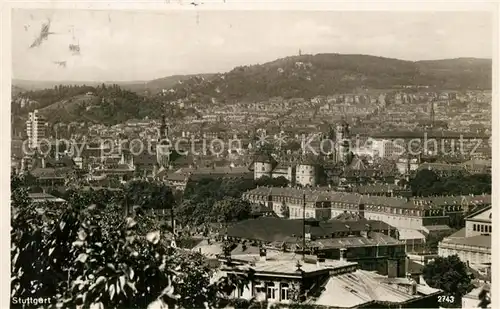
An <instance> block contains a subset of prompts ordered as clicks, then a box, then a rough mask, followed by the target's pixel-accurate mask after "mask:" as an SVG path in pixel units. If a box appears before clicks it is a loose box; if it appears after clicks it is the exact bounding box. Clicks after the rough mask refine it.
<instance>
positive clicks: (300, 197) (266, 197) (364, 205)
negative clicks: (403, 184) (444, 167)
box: [242, 187, 491, 230]
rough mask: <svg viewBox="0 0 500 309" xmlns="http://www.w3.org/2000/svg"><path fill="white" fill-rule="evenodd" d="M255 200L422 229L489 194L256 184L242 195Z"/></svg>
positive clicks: (297, 214) (311, 213) (300, 212)
mask: <svg viewBox="0 0 500 309" xmlns="http://www.w3.org/2000/svg"><path fill="white" fill-rule="evenodd" d="M242 198H243V199H244V200H247V201H249V202H251V203H254V204H260V205H265V206H266V207H269V208H271V209H273V210H274V211H275V212H276V214H277V215H278V216H282V215H283V214H282V210H283V208H284V207H287V208H288V211H289V217H290V219H301V218H303V217H305V218H315V219H318V220H328V219H331V218H334V217H336V216H338V215H340V214H343V213H355V214H360V215H362V217H364V218H366V219H370V220H380V221H383V222H386V223H387V224H390V225H392V226H394V227H396V228H405V229H415V230H424V227H426V226H439V227H442V228H447V225H449V224H450V216H451V215H453V214H455V215H461V216H462V217H463V214H464V212H465V211H466V210H467V209H469V207H472V206H474V207H476V206H477V205H485V204H486V205H487V204H488V203H491V197H490V196H486V195H485V196H476V197H473V196H459V197H448V198H445V199H443V198H438V197H433V198H404V197H387V196H370V195H363V194H359V193H354V192H337V191H332V190H331V189H330V188H328V187H319V188H314V189H313V188H310V189H299V188H290V187H288V188H277V187H259V188H256V189H254V190H250V191H248V192H245V193H244V194H243V196H242Z"/></svg>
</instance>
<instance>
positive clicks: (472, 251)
mask: <svg viewBox="0 0 500 309" xmlns="http://www.w3.org/2000/svg"><path fill="white" fill-rule="evenodd" d="M491 233H492V209H491V206H489V207H486V208H483V209H481V210H479V211H477V212H475V213H473V214H471V215H470V216H468V217H467V218H466V222H465V228H464V229H462V230H460V231H458V232H456V233H455V234H453V235H451V236H449V237H446V238H445V239H443V240H442V241H441V242H440V243H439V246H438V254H439V256H445V257H446V256H450V255H458V257H459V258H460V260H462V261H463V262H466V263H468V264H469V265H470V266H472V267H475V268H481V267H484V266H488V265H490V264H491V235H492V234H491Z"/></svg>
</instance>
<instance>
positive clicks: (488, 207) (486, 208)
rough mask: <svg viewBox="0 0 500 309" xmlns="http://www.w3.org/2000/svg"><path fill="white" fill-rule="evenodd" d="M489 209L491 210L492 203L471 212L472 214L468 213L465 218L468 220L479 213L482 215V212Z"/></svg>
mask: <svg viewBox="0 0 500 309" xmlns="http://www.w3.org/2000/svg"><path fill="white" fill-rule="evenodd" d="M489 210H491V205H489V206H486V207H484V208H481V209H479V210H478V211H475V212H473V213H471V214H470V215H468V216H467V217H465V219H466V220H467V219H473V218H474V217H476V216H478V215H480V214H482V213H484V212H487V211H489ZM490 219H491V218H490Z"/></svg>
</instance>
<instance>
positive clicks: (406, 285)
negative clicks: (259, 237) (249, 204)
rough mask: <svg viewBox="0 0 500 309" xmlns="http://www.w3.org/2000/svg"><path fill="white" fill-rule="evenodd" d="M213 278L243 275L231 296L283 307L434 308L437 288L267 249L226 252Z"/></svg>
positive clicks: (346, 263) (342, 262) (340, 261)
mask: <svg viewBox="0 0 500 309" xmlns="http://www.w3.org/2000/svg"><path fill="white" fill-rule="evenodd" d="M224 261H225V262H228V261H230V262H231V264H229V263H226V264H224V265H222V267H221V271H220V273H219V274H218V276H227V275H228V274H237V275H242V274H243V275H248V274H249V273H250V272H251V273H252V280H251V282H250V284H248V285H246V286H242V287H238V288H237V289H236V290H235V291H234V292H233V294H232V297H233V298H238V299H247V300H250V299H252V298H255V299H256V300H257V301H258V302H264V301H267V302H268V303H274V304H283V305H287V304H290V303H302V304H305V305H311V306H315V305H316V306H327V307H333V308H368V307H369V308H393V307H397V308H405V307H414V308H437V307H438V302H437V297H438V296H439V295H441V294H442V291H441V290H438V289H433V288H430V287H428V286H425V285H422V284H418V283H417V282H416V281H414V280H412V279H411V278H409V277H408V278H394V277H390V276H383V275H379V274H376V273H375V272H370V271H365V270H362V269H359V268H358V265H357V263H353V262H349V261H346V260H345V259H344V258H343V257H341V258H340V259H338V260H331V259H324V258H322V257H320V256H304V257H300V256H297V255H294V254H290V253H283V252H280V253H272V252H267V250H266V249H265V248H262V249H261V250H260V252H259V254H241V255H230V256H226V257H225V258H224Z"/></svg>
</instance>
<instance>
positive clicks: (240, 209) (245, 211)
mask: <svg viewBox="0 0 500 309" xmlns="http://www.w3.org/2000/svg"><path fill="white" fill-rule="evenodd" d="M251 212H252V207H251V206H250V204H249V203H248V202H246V201H242V200H240V199H237V198H234V197H227V198H224V199H223V200H221V201H217V202H215V204H214V207H213V209H212V218H214V219H218V220H219V221H222V222H233V221H240V220H244V219H248V218H250V214H251Z"/></svg>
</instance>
